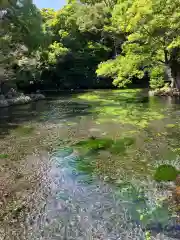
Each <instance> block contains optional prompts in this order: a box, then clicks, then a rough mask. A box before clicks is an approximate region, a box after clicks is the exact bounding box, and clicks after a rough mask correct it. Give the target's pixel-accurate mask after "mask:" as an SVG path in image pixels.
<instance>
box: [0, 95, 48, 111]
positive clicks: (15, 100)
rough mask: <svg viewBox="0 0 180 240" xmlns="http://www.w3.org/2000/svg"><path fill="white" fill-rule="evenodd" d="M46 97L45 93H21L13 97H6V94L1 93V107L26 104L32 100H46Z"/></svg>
mask: <svg viewBox="0 0 180 240" xmlns="http://www.w3.org/2000/svg"><path fill="white" fill-rule="evenodd" d="M45 99H46V97H45V95H43V94H40V93H38V94H30V95H24V94H21V95H20V96H17V97H12V98H5V97H4V95H0V108H7V107H11V106H17V105H25V104H29V103H32V102H36V101H40V100H45Z"/></svg>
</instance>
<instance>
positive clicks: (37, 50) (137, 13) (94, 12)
mask: <svg viewBox="0 0 180 240" xmlns="http://www.w3.org/2000/svg"><path fill="white" fill-rule="evenodd" d="M0 12H1V14H0V25H1V26H0V34H1V38H0V77H1V80H0V81H2V80H3V81H4V79H6V80H10V81H13V82H14V83H15V84H16V85H17V86H18V87H19V88H23V87H28V86H29V84H30V83H34V84H37V85H39V86H43V87H44V88H45V89H54V88H55V89H57V88H58V89H62V88H63V89H64V88H67V89H71V88H98V87H99V88H103V87H111V85H114V86H116V87H126V86H129V85H130V84H132V82H133V81H134V80H137V79H139V80H140V81H141V82H142V84H143V83H144V82H148V83H150V87H151V88H159V87H163V86H164V85H165V84H169V85H170V86H171V87H173V88H178V89H180V1H179V0H174V1H171V0H98V1H97V0H96V1H94V0H81V1H78V0H69V1H68V3H67V5H65V6H64V7H63V8H62V9H60V10H58V11H55V10H54V9H41V10H40V9H38V8H37V7H36V6H35V5H34V4H33V2H32V0H18V1H17V0H0Z"/></svg>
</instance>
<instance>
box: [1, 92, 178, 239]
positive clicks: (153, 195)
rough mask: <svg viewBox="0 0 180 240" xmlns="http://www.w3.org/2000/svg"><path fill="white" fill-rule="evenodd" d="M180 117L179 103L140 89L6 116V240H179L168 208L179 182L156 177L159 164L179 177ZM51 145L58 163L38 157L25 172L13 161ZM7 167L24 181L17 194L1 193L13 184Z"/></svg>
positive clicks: (18, 110)
mask: <svg viewBox="0 0 180 240" xmlns="http://www.w3.org/2000/svg"><path fill="white" fill-rule="evenodd" d="M179 113H180V107H179V105H178V104H177V100H176V102H170V101H169V100H168V99H167V100H166V101H165V100H164V99H158V98H150V99H148V97H147V95H145V94H144V93H143V92H140V91H135V90H129V91H127V90H125V91H94V92H89V93H85V94H84V93H83V94H76V95H72V96H67V97H61V98H58V99H54V100H47V101H42V102H37V103H33V104H31V105H25V106H17V107H15V108H7V109H1V110H0V136H1V140H0V141H1V147H0V149H1V152H0V153H1V155H0V161H1V162H0V167H1V168H0V180H1V179H2V181H1V184H0V188H2V191H0V193H1V195H2V200H1V201H0V204H1V202H2V206H3V208H4V207H5V209H6V211H5V210H3V208H1V209H2V214H0V217H1V218H0V223H2V224H0V234H1V235H2V238H1V237H0V239H34V240H36V239H43V240H46V239H48V240H51V239H52V240H54V239H83V240H86V239H87V240H88V239H103V240H105V239H107V240H108V239H112V240H113V239H114V240H116V239H122V240H125V239H137V240H141V239H142V240H144V239H169V240H170V239H179V238H178V236H179V233H180V229H179V225H178V224H177V217H176V216H174V217H173V216H172V212H171V209H169V208H170V206H171V205H172V204H169V203H168V202H167V201H166V198H167V197H169V198H171V194H172V190H171V189H172V187H173V183H172V182H170V183H167V184H166V185H163V184H159V183H156V182H155V181H154V180H153V177H152V176H153V175H154V171H155V168H156V166H157V163H158V161H162V160H164V161H165V160H167V161H168V163H169V162H170V163H172V165H173V166H174V165H175V167H176V168H177V170H178V171H179V170H180V169H179V163H178V161H179V160H176V159H178V158H177V157H178V156H179V152H180V148H179V133H180V120H179ZM45 126H47V127H48V128H47V129H48V131H47V130H46V128H45ZM57 126H58V127H57ZM44 129H45V130H44ZM41 137H42V139H41ZM39 138H40V140H39V141H37V139H39ZM29 139H31V141H29ZM42 140H43V141H42ZM28 141H29V143H28ZM44 141H46V142H47V144H49V142H50V145H51V149H53V152H52V153H51V156H50V157H49V156H48V155H46V157H45V158H40V157H39V156H40V155H33V156H31V157H30V158H28V162H27V163H28V164H26V163H24V162H26V161H25V158H23V159H24V160H23V161H22V162H21V161H18V162H17V161H16V162H15V159H14V158H12V156H11V155H12V154H14V152H15V151H19V155H21V152H20V150H19V149H22V148H23V149H24V150H25V153H26V154H29V152H27V149H28V144H29V149H32V150H33V151H34V149H38V148H40V149H42V148H43V147H44V145H43V144H44ZM26 142H27V143H26ZM12 145H13V146H12ZM13 147H14V148H15V149H13ZM5 150H6V151H5ZM44 150H45V149H44ZM23 154H24V152H23ZM23 156H25V154H24V155H23ZM155 162H156V164H155ZM7 164H9V165H10V166H11V169H12V170H13V171H14V172H15V173H16V180H17V184H16V183H15V184H14V185H15V186H14V192H12V194H11V195H12V196H7V193H6V195H5V194H4V192H6V191H5V190H3V188H4V189H6V190H8V188H10V183H11V182H12V181H10V180H11V174H9V173H8V170H7V166H6V165H7ZM18 164H20V165H18ZM18 171H19V172H20V173H18V174H17V172H18ZM3 179H6V181H5V182H6V185H5V184H4V183H3ZM7 180H8V181H9V185H8V181H7ZM27 182H28V183H29V184H28V186H24V185H27ZM1 185H2V186H1ZM31 185H32V186H31ZM5 186H6V187H5ZM25 189H26V190H25ZM0 190H1V189H0ZM3 191H4V192H3ZM25 192H26V194H25ZM8 194H9V193H8ZM170 201H171V200H170ZM171 202H172V201H171ZM173 209H174V208H173ZM176 212H177V211H175V212H174V210H173V214H174V215H175V213H176ZM0 213H1V212H0ZM1 226H2V227H1ZM158 234H159V235H158ZM149 235H151V236H152V238H149Z"/></svg>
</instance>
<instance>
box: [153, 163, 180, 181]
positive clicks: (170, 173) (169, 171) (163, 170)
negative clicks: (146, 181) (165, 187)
mask: <svg viewBox="0 0 180 240" xmlns="http://www.w3.org/2000/svg"><path fill="white" fill-rule="evenodd" d="M178 173H179V171H178V170H177V169H176V168H175V167H174V166H172V165H167V164H164V165H160V166H159V167H158V168H157V169H156V172H155V174H154V179H155V180H156V181H158V182H160V181H174V180H176V177H177V176H178Z"/></svg>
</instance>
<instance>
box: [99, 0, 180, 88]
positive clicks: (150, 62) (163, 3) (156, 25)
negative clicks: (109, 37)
mask: <svg viewBox="0 0 180 240" xmlns="http://www.w3.org/2000/svg"><path fill="white" fill-rule="evenodd" d="M179 18H180V2H179V1H178V0H175V1H173V2H172V1H170V0H135V1H132V0H128V1H127V0H126V1H125V0H121V1H118V3H117V5H116V6H115V7H114V9H113V12H112V26H113V27H114V28H116V29H117V30H118V31H119V32H122V33H124V35H125V36H126V41H125V42H124V43H123V46H122V53H121V54H120V55H119V56H117V57H116V59H114V60H109V61H107V62H104V63H101V64H100V65H99V67H98V70H97V74H98V75H100V76H101V75H103V76H111V77H113V78H114V84H115V85H117V86H120V87H122V86H125V85H126V84H127V83H130V82H131V81H132V79H133V77H136V78H139V79H142V78H143V77H144V75H145V73H146V72H148V74H149V77H150V84H151V87H160V86H163V85H164V80H165V76H167V78H168V80H169V81H170V82H171V86H172V87H176V88H178V89H180V70H179V69H180V68H179V66H180V65H179V64H180V37H179V35H180V21H179Z"/></svg>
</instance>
